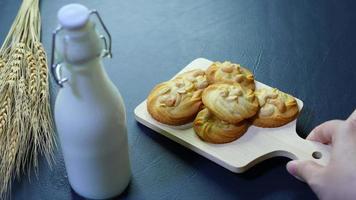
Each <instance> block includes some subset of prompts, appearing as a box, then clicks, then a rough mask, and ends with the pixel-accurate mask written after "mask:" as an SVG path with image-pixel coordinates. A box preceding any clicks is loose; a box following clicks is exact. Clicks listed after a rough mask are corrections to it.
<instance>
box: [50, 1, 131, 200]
mask: <svg viewBox="0 0 356 200" xmlns="http://www.w3.org/2000/svg"><path fill="white" fill-rule="evenodd" d="M91 15H95V16H96V17H97V18H98V21H99V22H100V23H101V25H102V26H103V28H104V30H105V31H106V33H107V36H108V42H107V39H106V38H105V37H104V36H99V35H98V33H97V31H96V29H95V23H94V22H93V21H92V20H91V19H90V16H91ZM58 21H59V24H60V25H59V27H58V28H57V29H56V30H55V31H54V32H53V37H52V39H53V40H52V61H51V70H52V74H53V77H54V79H55V80H56V82H57V84H58V85H60V86H61V88H60V90H59V93H58V95H57V98H56V102H55V109H54V118H55V123H56V128H57V132H58V135H59V139H60V144H61V148H62V152H63V156H64V161H65V166H66V170H67V174H68V179H69V182H70V184H71V186H72V188H73V189H74V191H76V192H77V193H78V194H79V195H81V196H83V197H86V198H91V199H103V198H110V197H114V196H117V195H119V194H120V193H121V192H123V191H124V189H125V188H126V187H127V185H128V183H129V181H130V176H131V171H130V163H129V155H128V141H127V129H126V115H125V107H124V103H123V100H122V98H121V95H120V93H119V91H118V90H117V88H116V87H115V86H114V84H113V83H112V82H111V81H110V79H109V77H108V75H107V74H106V72H105V70H104V68H103V65H102V57H105V56H109V57H110V56H111V36H110V34H109V32H108V31H107V29H106V27H105V25H104V24H103V22H102V20H101V18H100V16H99V14H98V12H97V11H95V10H92V11H90V10H88V8H86V7H85V6H83V5H80V4H69V5H66V6H64V7H62V8H61V9H60V10H59V12H58ZM103 46H104V47H103ZM104 48H105V49H104ZM54 52H56V53H54ZM55 55H56V56H57V58H56V60H60V61H61V63H57V64H54V60H55V59H54V56H55ZM62 66H65V69H66V70H64V71H66V74H65V76H66V78H62V77H61V69H60V68H61V67H62Z"/></svg>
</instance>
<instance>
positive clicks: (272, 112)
mask: <svg viewBox="0 0 356 200" xmlns="http://www.w3.org/2000/svg"><path fill="white" fill-rule="evenodd" d="M255 95H256V97H257V99H258V102H259V105H260V107H261V109H260V110H259V111H258V113H257V114H256V116H255V117H254V118H253V119H252V121H253V122H252V123H253V125H255V126H259V127H264V128H274V127H279V126H283V125H285V124H287V123H289V122H291V121H293V120H294V119H295V118H296V117H297V116H298V113H299V108H298V104H297V101H296V100H295V99H294V97H293V96H291V95H289V94H286V93H284V92H281V91H279V90H277V89H266V88H263V89H258V90H256V91H255Z"/></svg>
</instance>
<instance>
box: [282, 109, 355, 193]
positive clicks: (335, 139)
mask: <svg viewBox="0 0 356 200" xmlns="http://www.w3.org/2000/svg"><path fill="white" fill-rule="evenodd" d="M307 139H308V140H313V141H317V142H320V143H323V144H328V145H330V146H331V155H330V161H329V164H328V165H327V166H325V167H324V166H321V165H319V164H317V163H315V162H314V161H300V160H293V161H290V162H288V164H287V170H288V172H289V173H290V174H291V175H293V176H295V177H296V178H298V179H299V180H302V181H305V182H306V183H307V184H308V185H309V186H310V187H311V189H312V190H313V191H314V192H315V193H316V195H317V196H318V197H319V198H320V199H356V110H354V112H353V113H352V114H351V115H350V116H349V118H348V119H347V120H345V121H344V120H331V121H327V122H325V123H323V124H321V125H319V126H317V127H316V128H315V129H314V130H313V131H312V132H311V133H310V134H309V136H308V137H307Z"/></svg>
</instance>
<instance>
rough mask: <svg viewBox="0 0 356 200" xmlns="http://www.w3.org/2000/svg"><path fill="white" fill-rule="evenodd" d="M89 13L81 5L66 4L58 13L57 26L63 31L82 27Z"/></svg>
mask: <svg viewBox="0 0 356 200" xmlns="http://www.w3.org/2000/svg"><path fill="white" fill-rule="evenodd" d="M89 15H90V11H89V9H88V8H87V7H85V6H83V5H81V4H76V3H73V4H68V5H65V6H63V7H62V8H61V9H60V10H59V11H58V15H57V17H58V21H59V24H60V25H61V26H62V27H63V28H65V29H77V28H81V27H83V26H84V25H85V24H86V23H87V22H88V20H89Z"/></svg>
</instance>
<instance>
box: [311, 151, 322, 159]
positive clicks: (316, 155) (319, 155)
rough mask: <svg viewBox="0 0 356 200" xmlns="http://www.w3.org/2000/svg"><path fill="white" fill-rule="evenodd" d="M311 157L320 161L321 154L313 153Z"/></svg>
mask: <svg viewBox="0 0 356 200" xmlns="http://www.w3.org/2000/svg"><path fill="white" fill-rule="evenodd" d="M312 156H313V158H315V159H320V158H321V157H322V154H321V152H319V151H314V152H313V153H312Z"/></svg>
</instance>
